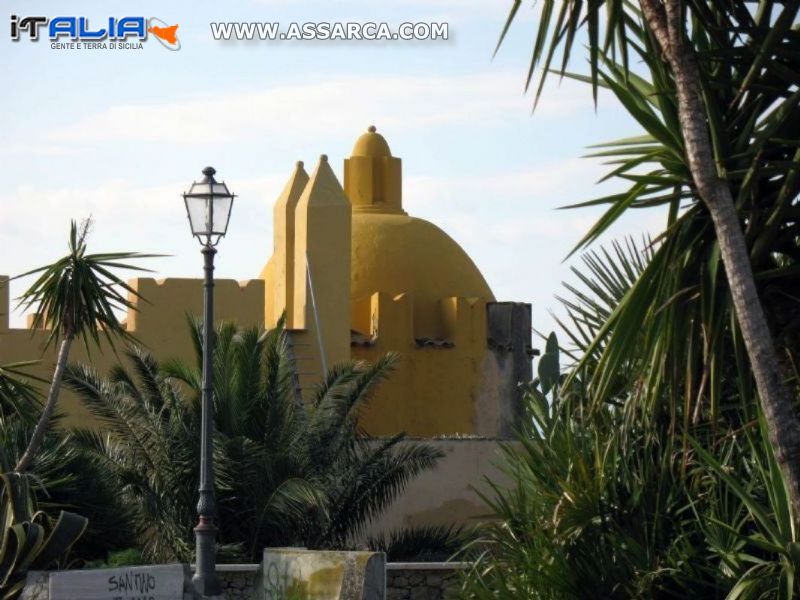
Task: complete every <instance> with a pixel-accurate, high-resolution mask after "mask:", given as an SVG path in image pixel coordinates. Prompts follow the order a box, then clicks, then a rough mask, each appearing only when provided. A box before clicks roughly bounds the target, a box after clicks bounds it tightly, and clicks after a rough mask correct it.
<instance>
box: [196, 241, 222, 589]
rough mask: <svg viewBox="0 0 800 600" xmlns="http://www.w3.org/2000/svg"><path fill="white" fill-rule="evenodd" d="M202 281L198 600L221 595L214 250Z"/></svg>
mask: <svg viewBox="0 0 800 600" xmlns="http://www.w3.org/2000/svg"><path fill="white" fill-rule="evenodd" d="M202 252H203V260H204V266H203V270H204V271H205V281H204V283H203V398H202V425H201V434H200V435H201V438H200V488H199V490H200V499H199V501H198V502H197V515H198V517H199V521H198V523H197V527H195V528H194V535H195V541H196V544H197V546H196V547H197V557H196V561H197V562H196V566H195V573H194V577H193V578H192V582H193V583H194V588H195V590H196V591H197V593H198V594H199V595H200V597H201V598H202V597H208V596H218V595H220V594H221V593H222V587H221V586H220V583H219V579H218V578H217V569H216V564H217V556H216V543H217V527H216V525H214V512H215V510H216V506H215V504H216V503H215V501H214V449H213V443H214V442H213V439H212V436H213V427H214V366H213V362H212V360H213V356H214V255H215V254H216V253H217V249H216V248H214V247H213V246H210V245H206V246H203V250H202Z"/></svg>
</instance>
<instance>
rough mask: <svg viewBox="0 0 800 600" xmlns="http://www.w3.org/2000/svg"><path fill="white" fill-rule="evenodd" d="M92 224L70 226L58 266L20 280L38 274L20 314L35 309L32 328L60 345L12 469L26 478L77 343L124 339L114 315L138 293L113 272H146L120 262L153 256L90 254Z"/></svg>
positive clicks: (52, 411)
mask: <svg viewBox="0 0 800 600" xmlns="http://www.w3.org/2000/svg"><path fill="white" fill-rule="evenodd" d="M90 225H91V222H90V221H89V220H87V221H85V222H84V223H83V224H82V225H81V226H80V227H78V225H77V224H76V223H75V221H72V223H71V224H70V233H69V253H68V254H67V255H66V256H64V257H63V258H61V259H59V260H57V261H56V262H54V263H52V264H50V265H46V266H43V267H39V268H38V269H33V270H31V271H28V272H27V273H23V274H22V275H18V276H17V277H15V279H17V278H20V277H27V276H29V275H38V277H37V278H36V280H35V281H34V282H33V283H32V284H31V286H30V287H29V288H28V289H27V290H26V291H25V292H23V294H22V296H21V297H20V299H19V305H20V307H21V308H22V309H25V310H27V309H34V318H33V328H34V329H36V328H41V327H44V326H45V325H47V326H48V327H50V335H49V336H48V338H47V345H49V344H51V343H54V342H59V348H58V355H57V358H56V367H55V370H54V372H53V377H52V379H51V382H50V389H49V391H48V394H47V401H46V402H45V404H44V408H43V410H42V413H41V415H40V417H39V420H38V423H37V425H36V428H35V429H34V430H33V433H32V435H31V439H30V442H29V443H28V447H27V448H26V450H25V452H24V453H23V454H22V456H21V457H20V459H19V462H18V463H17V465H16V466H15V467H14V470H15V471H16V472H18V473H24V472H25V471H26V470H27V469H28V467H29V466H30V464H31V463H32V462H33V460H34V457H35V456H36V453H37V452H38V450H39V448H40V447H41V445H42V442H43V441H44V438H45V434H46V433H47V430H48V428H49V426H50V422H51V420H52V418H53V415H54V414H55V411H56V406H57V403H58V396H59V393H60V390H61V380H62V378H63V375H64V369H65V368H66V366H67V361H68V360H69V351H70V347H71V345H72V342H73V341H74V340H75V339H82V340H83V342H84V344H85V345H86V347H87V349H88V347H89V344H90V343H93V344H97V343H99V341H100V335H101V334H102V335H104V336H105V338H106V339H107V340H108V341H109V343H111V344H112V345H113V339H114V337H115V336H123V337H124V336H126V335H127V332H126V331H125V328H124V326H123V325H122V324H121V323H120V322H119V319H118V318H117V315H116V313H115V311H118V310H121V309H130V308H133V304H132V302H131V301H130V300H129V299H128V297H126V296H125V294H126V293H129V294H131V295H133V296H137V295H138V293H137V292H136V290H134V289H133V288H132V287H130V286H129V285H128V284H126V283H125V282H124V281H122V279H120V278H119V277H118V276H117V275H116V274H115V273H114V271H115V270H118V269H122V270H135V271H144V270H145V269H141V268H139V267H135V266H131V265H128V264H125V263H122V262H120V261H122V260H125V259H129V258H144V257H147V256H151V255H146V254H138V253H135V252H113V253H100V254H87V245H86V243H87V239H86V238H87V236H88V234H89V228H90Z"/></svg>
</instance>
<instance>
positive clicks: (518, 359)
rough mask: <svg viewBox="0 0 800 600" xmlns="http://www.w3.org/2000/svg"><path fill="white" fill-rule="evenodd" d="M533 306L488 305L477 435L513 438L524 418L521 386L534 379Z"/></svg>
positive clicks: (478, 401) (514, 304)
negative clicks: (485, 349)
mask: <svg viewBox="0 0 800 600" xmlns="http://www.w3.org/2000/svg"><path fill="white" fill-rule="evenodd" d="M531 333H532V330H531V305H530V304H526V303H522V302H490V303H488V304H487V305H486V343H487V346H488V352H487V354H486V360H485V363H484V378H483V385H482V387H481V390H480V393H479V394H478V400H477V402H476V428H475V429H476V433H478V434H479V435H484V436H487V437H498V438H502V439H508V438H512V437H513V434H514V430H515V428H516V426H517V424H518V423H519V422H520V419H521V418H522V396H523V389H522V388H521V387H520V384H521V383H528V382H529V381H531V379H532V378H533V365H532V348H531Z"/></svg>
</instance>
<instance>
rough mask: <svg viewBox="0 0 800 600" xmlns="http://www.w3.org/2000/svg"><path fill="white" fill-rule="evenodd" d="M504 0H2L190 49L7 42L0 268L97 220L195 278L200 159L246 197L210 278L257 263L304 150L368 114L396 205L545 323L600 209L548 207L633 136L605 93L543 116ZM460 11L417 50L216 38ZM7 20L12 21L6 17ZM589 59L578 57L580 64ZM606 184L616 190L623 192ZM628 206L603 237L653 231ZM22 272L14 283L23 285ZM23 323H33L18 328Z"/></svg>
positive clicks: (38, 254) (344, 135)
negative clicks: (192, 214) (152, 33)
mask: <svg viewBox="0 0 800 600" xmlns="http://www.w3.org/2000/svg"><path fill="white" fill-rule="evenodd" d="M509 5H510V2H506V1H501V2H493V1H491V0H461V1H458V0H429V1H423V0H414V1H405V2H397V1H390V0H386V1H382V2H377V1H372V2H367V1H355V0H352V1H346V0H342V1H337V0H325V1H304V2H294V1H290V0H275V1H270V0H249V1H237V2H226V3H220V2H208V1H200V2H198V1H194V2H169V3H165V2H158V3H157V2H147V1H145V2H142V1H139V2H136V3H132V2H127V3H124V2H118V1H113V0H112V1H108V2H88V1H83V2H77V1H74V2H69V1H64V0H61V1H59V2H45V1H30V0H28V1H24V2H22V1H12V2H6V3H5V4H4V6H5V7H6V8H7V11H6V13H7V14H6V16H4V17H3V18H8V15H10V14H17V15H20V16H27V15H34V14H41V15H45V16H49V17H53V16H57V15H76V16H86V17H89V19H90V23H93V24H94V23H95V22H96V23H97V24H100V23H102V21H104V20H105V19H106V18H107V17H108V16H110V15H111V16H124V15H133V14H135V15H143V16H146V17H150V16H154V17H159V18H161V19H163V20H164V21H166V22H168V23H179V25H180V27H179V29H178V36H179V38H180V40H181V45H182V48H181V50H180V51H178V52H169V51H167V50H165V49H164V48H162V47H161V46H160V45H159V44H157V43H156V41H155V40H150V41H148V42H146V43H145V44H144V48H143V49H142V50H137V51H132V50H122V51H114V50H53V49H51V48H50V44H49V42H48V41H47V40H45V39H43V40H41V41H39V42H38V43H32V42H29V41H27V40H21V41H19V42H16V43H14V42H11V41H10V39H9V38H8V37H7V36H6V37H3V38H2V39H1V40H0V53H1V54H2V60H0V70H1V71H0V72H1V73H2V76H3V81H5V82H7V85H6V88H5V93H4V94H3V95H2V97H0V115H2V119H3V131H4V136H3V139H4V143H3V146H2V148H0V160H1V161H2V165H3V169H2V174H3V179H4V182H5V185H4V189H5V191H6V193H5V194H4V195H3V199H2V203H3V204H2V210H0V239H2V247H3V248H4V249H5V252H4V253H3V257H2V259H0V273H7V274H11V275H13V274H16V273H19V272H22V271H24V270H27V269H29V268H31V267H34V266H38V265H40V264H44V263H46V262H49V261H51V260H52V259H53V258H55V257H57V256H59V255H61V254H62V253H63V250H64V246H65V242H66V234H67V230H68V223H69V219H70V218H76V219H81V218H84V217H86V216H88V215H89V214H91V215H92V216H93V218H94V221H95V226H94V233H93V237H92V246H93V247H94V248H96V249H98V250H138V251H146V252H156V253H163V254H168V255H170V257H168V258H161V259H158V260H153V261H150V262H149V264H148V266H150V267H151V268H153V269H155V270H156V271H157V276H160V277H165V276H172V277H177V276H184V277H198V276H199V275H200V265H201V260H200V254H199V251H198V250H199V248H198V246H197V244H196V242H195V241H194V240H192V239H191V238H190V236H189V233H188V227H187V224H186V220H185V213H184V210H183V206H182V201H181V198H180V193H181V192H182V191H183V190H184V189H185V188H186V187H187V186H188V185H189V184H190V183H191V181H192V180H193V179H194V178H196V177H198V176H199V173H200V170H201V169H202V168H203V167H204V166H205V165H207V164H212V165H214V166H215V167H216V168H217V170H218V173H219V175H220V176H221V177H222V178H224V179H225V180H226V181H227V182H228V184H229V186H230V187H231V188H232V189H233V190H234V191H235V192H237V193H238V194H239V198H238V199H237V202H236V205H235V207H234V213H233V216H232V220H231V224H230V228H229V234H228V237H227V238H226V239H225V240H224V241H223V242H222V244H221V247H220V253H219V255H218V260H217V275H218V276H219V277H226V278H234V279H239V280H242V279H249V278H252V277H255V276H257V275H258V273H259V271H260V270H261V267H262V266H263V264H264V263H265V262H266V261H267V259H268V258H269V255H270V253H271V245H272V224H271V210H272V203H273V201H274V199H275V197H276V196H277V194H278V193H279V191H280V189H281V188H282V186H283V184H284V182H285V180H286V178H287V177H288V175H289V173H290V171H291V168H292V166H293V165H294V162H295V161H296V160H298V159H302V160H305V161H306V164H307V165H310V166H311V168H313V165H314V164H315V163H316V161H317V159H318V157H319V155H320V154H322V153H327V154H328V155H329V156H330V160H331V164H332V165H333V166H334V168H335V170H336V172H337V174H338V175H339V177H340V178H341V173H342V160H343V159H344V158H345V157H346V156H347V155H349V153H350V150H351V148H352V145H353V142H354V141H355V139H356V138H357V137H358V135H359V134H360V133H361V132H362V131H364V130H365V129H366V127H367V126H368V125H369V124H372V123H374V124H375V125H376V126H377V127H378V131H380V132H381V133H383V134H384V135H385V136H386V138H387V140H388V142H389V144H390V146H391V148H392V152H393V154H394V155H395V156H399V157H401V158H402V159H403V170H404V206H405V208H406V210H407V211H408V212H409V213H410V214H413V215H414V216H418V217H422V218H425V219H429V220H431V221H433V222H435V223H436V224H438V225H439V226H441V227H442V228H444V229H445V230H446V231H447V232H448V233H449V234H450V235H451V236H452V237H454V238H455V239H456V240H457V241H458V242H459V243H460V244H461V245H462V246H463V247H464V248H465V250H466V251H467V252H468V253H469V254H470V255H471V256H472V258H473V260H474V261H475V262H476V263H477V265H478V266H479V268H480V269H481V270H482V272H483V273H484V275H485V276H486V278H487V280H488V282H489V285H490V286H491V287H492V289H493V291H494V293H495V295H496V296H497V298H498V299H501V300H517V301H527V302H531V303H532V304H533V311H534V326H535V327H536V328H537V329H542V330H549V329H550V328H552V326H553V323H552V319H551V317H550V316H549V313H548V311H549V310H551V309H556V308H557V303H556V301H555V300H554V298H553V296H554V294H556V293H558V292H559V291H560V288H561V281H562V280H564V279H567V278H568V263H567V264H565V263H564V262H562V261H563V259H564V258H565V256H566V255H567V253H568V252H569V250H570V249H571V248H572V246H573V245H574V244H575V242H576V241H577V240H578V239H580V237H581V235H582V233H583V232H585V231H586V229H587V228H588V227H589V226H590V225H591V223H592V221H593V219H594V218H595V217H596V216H597V212H596V211H594V212H593V211H590V210H583V209H581V210H570V211H556V210H555V208H556V207H558V206H561V205H564V204H568V203H571V202H576V201H580V200H584V199H588V198H591V197H595V196H598V195H600V194H601V193H607V192H608V189H609V188H608V187H605V188H599V187H597V186H595V185H594V182H595V181H596V180H597V178H598V177H599V176H600V175H601V174H602V172H603V167H602V165H599V164H597V163H594V162H591V161H588V160H585V159H580V158H579V157H580V155H581V154H583V153H584V152H585V147H586V146H587V145H589V144H592V143H597V142H600V141H605V140H609V139H614V138H618V137H624V136H626V135H634V134H637V133H638V128H637V127H636V125H635V124H633V123H631V122H630V120H629V119H628V118H627V116H626V115H625V114H624V112H623V111H622V110H621V109H620V107H619V106H618V105H617V104H616V103H615V102H614V100H613V99H612V98H609V97H601V101H600V106H599V108H598V110H597V112H595V109H594V107H593V105H592V102H591V94H590V92H589V89H588V88H586V87H585V86H583V85H581V84H578V83H573V82H564V83H563V84H561V85H560V86H559V85H557V81H556V80H555V79H554V80H553V82H552V83H553V85H549V86H548V89H547V90H546V92H545V97H544V99H543V101H542V103H541V105H540V107H539V109H538V110H537V112H536V113H535V114H534V115H533V116H531V111H530V108H531V103H532V98H531V96H530V95H528V96H525V95H524V93H523V86H524V78H525V74H526V71H527V66H528V64H527V61H528V57H529V54H530V46H531V41H532V36H533V31H534V26H535V9H531V7H530V6H529V5H527V6H525V7H523V8H522V9H521V10H520V18H519V22H518V23H516V25H515V26H514V27H512V29H511V31H510V33H509V36H508V39H507V42H506V43H505V44H504V46H503V47H502V48H501V50H500V52H499V54H498V55H497V57H496V58H495V59H494V60H492V52H493V49H494V45H495V44H496V42H497V38H498V35H499V32H500V31H501V29H502V26H503V22H504V20H505V17H506V14H507V11H508V8H509ZM238 20H242V21H279V22H281V23H282V24H288V23H289V22H292V21H298V22H308V21H317V22H318V21H362V22H363V21H377V22H381V21H385V22H388V23H389V24H391V25H398V24H400V23H402V22H404V21H436V22H447V23H449V31H450V39H449V40H447V41H425V42H409V41H402V42H401V41H396V42H389V41H386V42H374V41H360V42H359V41H325V42H323V41H285V42H277V41H275V42H261V41H254V42H221V41H215V40H213V38H212V37H211V33H210V27H209V23H210V22H211V21H238ZM6 31H7V29H6ZM579 55H580V53H579V52H578V53H576V56H578V58H576V59H574V61H573V67H574V68H575V69H576V70H581V69H582V68H583V65H582V64H581V62H580V56H579ZM611 185H612V186H613V184H611ZM663 218H664V216H663V215H661V214H660V213H647V214H643V213H638V214H635V215H631V216H628V217H626V218H625V219H624V220H623V221H622V222H621V223H620V225H619V226H618V227H617V228H616V229H615V230H614V231H613V232H612V235H611V236H610V237H619V236H623V235H626V234H631V233H639V232H643V231H654V230H657V228H658V226H659V225H660V224H661V222H663ZM22 286H23V283H15V284H13V285H12V294H13V295H17V294H19V292H21V291H22ZM22 322H23V318H22V316H21V315H18V314H17V315H14V316H12V323H15V324H17V325H18V326H19V325H20V324H21V323H22Z"/></svg>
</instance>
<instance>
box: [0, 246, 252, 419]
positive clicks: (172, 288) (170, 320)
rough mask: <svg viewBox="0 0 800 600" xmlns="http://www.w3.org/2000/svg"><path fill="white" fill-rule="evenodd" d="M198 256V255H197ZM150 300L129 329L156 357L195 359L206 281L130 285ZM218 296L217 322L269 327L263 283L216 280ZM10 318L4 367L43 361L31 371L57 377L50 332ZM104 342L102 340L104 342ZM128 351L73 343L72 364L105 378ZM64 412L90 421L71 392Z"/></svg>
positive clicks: (2, 340)
mask: <svg viewBox="0 0 800 600" xmlns="http://www.w3.org/2000/svg"><path fill="white" fill-rule="evenodd" d="M198 257H199V252H198ZM129 283H130V284H131V286H132V287H133V288H134V289H135V290H137V291H138V292H139V293H140V294H141V295H142V296H143V297H144V298H145V299H146V300H147V301H146V302H144V301H141V300H135V302H136V306H137V308H138V311H132V312H129V313H128V319H127V322H126V326H127V329H128V331H129V332H130V333H131V334H132V335H134V336H135V337H136V339H137V340H139V341H140V342H141V343H142V344H143V345H144V346H145V347H147V348H150V349H151V350H153V352H154V354H155V355H156V357H157V358H160V359H167V358H181V359H185V360H192V359H193V358H194V351H193V349H192V343H191V338H190V336H189V328H188V325H187V322H186V315H187V314H189V315H194V316H197V317H199V316H201V315H202V312H203V282H202V280H201V279H166V280H155V279H152V278H141V279H133V280H131V281H130V282H129ZM215 283H216V286H215V287H216V289H215V296H214V308H215V317H216V319H217V320H231V321H236V322H238V323H240V324H243V325H257V326H259V327H263V325H264V282H263V281H262V280H260V279H253V280H250V281H245V282H242V283H239V282H237V281H232V280H229V279H225V280H217V281H216V282H215ZM0 288H2V289H0V309H2V306H3V305H4V304H3V303H4V302H5V303H7V302H8V287H7V286H3V280H2V278H0ZM6 323H7V321H6V320H4V319H2V318H0V364H6V363H10V362H17V361H23V360H40V362H39V363H38V364H37V365H36V366H34V367H32V368H31V369H30V371H31V373H32V374H34V375H39V376H40V377H43V378H49V377H50V376H51V375H52V373H53V367H54V364H55V357H56V347H55V346H54V345H51V346H50V347H49V348H47V349H45V342H46V339H47V337H48V336H49V334H50V331H49V330H43V329H39V330H31V329H8V327H7V325H6V326H4V325H5V324H6ZM101 339H102V338H101ZM122 350H123V347H122V346H118V347H117V352H118V353H119V354H115V353H114V350H112V348H111V347H110V346H109V344H108V342H106V341H102V343H101V345H100V347H99V348H97V347H90V348H89V351H88V352H87V350H86V348H85V347H84V346H83V344H82V343H76V344H73V346H72V350H71V352H70V360H71V361H72V362H82V363H86V364H89V365H91V366H92V367H93V368H94V369H96V370H97V371H98V372H99V373H101V374H105V373H106V372H107V371H108V369H109V368H110V367H112V366H113V365H115V364H119V362H120V360H121V358H120V356H121V353H122ZM60 405H61V409H62V410H63V411H64V412H65V413H66V414H67V416H68V419H67V424H76V425H77V424H81V425H85V424H86V423H88V422H91V418H90V417H89V415H88V413H87V411H86V410H85V409H84V408H83V406H81V404H80V403H79V402H78V401H77V399H76V398H75V397H73V396H72V395H71V394H70V393H64V395H63V396H62V397H61V399H60Z"/></svg>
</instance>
